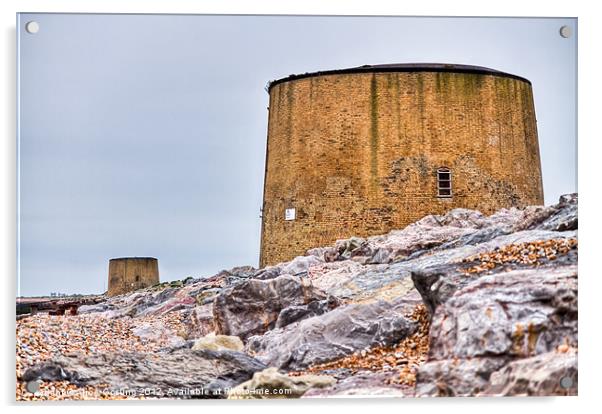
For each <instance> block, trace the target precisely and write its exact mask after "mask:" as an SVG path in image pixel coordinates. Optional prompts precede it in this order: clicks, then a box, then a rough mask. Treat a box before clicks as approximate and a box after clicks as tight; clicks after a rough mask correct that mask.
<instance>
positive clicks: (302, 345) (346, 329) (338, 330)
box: [246, 301, 417, 370]
mask: <svg viewBox="0 0 602 414" xmlns="http://www.w3.org/2000/svg"><path fill="white" fill-rule="evenodd" d="M406 315H407V307H406V304H405V303H402V302H400V303H391V302H384V301H380V302H374V303H370V304H351V305H346V306H341V307H339V308H337V309H335V310H333V311H330V312H328V313H325V314H323V315H320V316H315V317H313V318H309V319H305V320H303V321H301V322H298V323H295V324H292V325H289V326H287V327H285V328H280V329H273V330H270V331H268V332H266V333H265V334H264V335H262V336H253V337H250V338H249V339H248V342H247V345H246V350H247V351H248V352H250V353H251V354H252V355H254V356H255V357H256V358H257V359H259V360H260V361H262V362H264V363H265V364H266V365H270V366H276V367H278V368H282V369H287V370H298V369H302V368H305V367H308V366H310V365H314V364H318V363H321V362H325V361H331V360H333V359H337V358H340V357H342V356H345V355H349V354H351V353H353V352H355V351H357V350H361V349H364V348H369V347H373V346H382V345H392V344H395V343H397V342H399V341H400V340H401V339H403V338H405V337H407V336H409V335H411V334H412V333H413V332H414V331H415V330H416V329H417V324H416V323H415V322H413V321H411V320H410V319H408V317H407V316H406Z"/></svg>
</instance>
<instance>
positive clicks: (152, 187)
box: [17, 14, 577, 295]
mask: <svg viewBox="0 0 602 414" xmlns="http://www.w3.org/2000/svg"><path fill="white" fill-rule="evenodd" d="M31 20H35V21H37V22H39V25H40V30H39V32H38V33H37V34H35V35H31V34H28V33H26V32H25V30H24V26H25V23H26V22H28V21H31ZM565 24H566V25H569V26H571V27H572V28H573V36H572V37H570V38H568V39H565V38H562V37H561V36H560V35H559V32H558V31H559V28H560V26H562V25H565ZM18 25H19V27H18V29H17V31H18V36H19V42H20V48H19V52H20V56H19V63H20V69H19V77H20V171H19V173H20V281H19V286H20V292H19V293H20V294H22V295H41V294H48V293H49V292H52V291H60V292H65V293H95V292H101V291H103V289H105V288H106V279H107V267H108V260H109V259H110V258H112V257H122V256H154V257H157V258H158V259H159V268H160V273H161V279H162V280H173V279H180V278H183V277H186V276H189V275H192V276H196V277H198V276H208V275H211V274H214V273H216V272H217V271H219V270H221V269H224V268H230V267H232V266H236V265H243V264H251V265H257V261H258V254H259V235H260V218H259V208H260V206H261V197H262V185H263V172H264V156H265V141H266V128H267V110H266V107H267V106H268V95H267V93H266V92H265V91H264V86H265V84H266V83H267V82H268V81H269V80H273V79H277V78H280V77H284V76H287V75H289V74H292V73H304V72H311V71H316V70H327V69H336V68H345V67H352V66H359V65H363V64H380V63H409V62H442V63H463V64H471V65H479V66H486V67H490V68H493V69H497V70H501V71H505V72H509V73H513V74H516V75H520V76H523V77H526V78H527V79H529V80H531V82H532V83H533V91H534V96H535V107H536V114H537V119H538V132H539V142H540V149H541V160H542V167H543V180H544V192H545V200H546V204H550V203H553V202H555V201H556V200H557V198H558V196H559V195H561V194H564V193H569V192H573V191H576V135H575V134H576V107H575V105H576V102H575V93H576V89H575V87H576V72H575V70H576V67H575V66H576V35H575V34H576V31H577V27H576V25H577V22H576V20H575V19H508V18H494V19H492V18H490V19H484V18H474V19H468V18H464V19H459V18H399V17H397V18H396V17H302V16H299V17H294V16H246V17H245V16H192V15H190V16H186V15H165V16H164V15H143V16H138V15H82V14H73V15H61V14H21V15H20V19H19V21H18Z"/></svg>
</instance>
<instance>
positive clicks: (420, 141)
mask: <svg viewBox="0 0 602 414" xmlns="http://www.w3.org/2000/svg"><path fill="white" fill-rule="evenodd" d="M268 124H269V125H268V144H267V145H268V146H267V159H266V177H265V187H264V205H263V225H262V240H261V258H260V264H261V265H262V266H263V265H267V264H275V263H278V262H281V261H284V260H289V259H291V258H293V257H295V256H297V255H300V254H303V253H305V251H306V250H307V249H308V248H311V247H317V246H322V245H329V244H331V243H333V242H334V241H335V240H337V239H340V238H346V237H350V236H352V235H356V236H364V237H365V236H371V235H376V234H381V233H386V232H388V231H389V230H392V229H398V228H403V227H405V226H406V225H407V224H409V223H412V222H414V221H416V220H418V219H420V218H422V217H424V216H425V215H428V214H433V213H437V214H439V213H443V212H445V211H448V210H450V209H452V208H456V207H465V208H470V209H476V210H480V211H482V212H483V213H488V214H489V213H492V212H494V211H496V210H497V209H499V208H501V207H512V206H517V207H519V206H525V205H530V204H542V203H543V190H542V180H541V170H540V160H539V146H538V140H537V126H536V120H535V109H534V104H533V95H532V89H531V85H530V84H529V83H528V82H525V81H523V80H520V79H514V78H510V77H504V76H497V75H492V74H475V73H445V72H441V73H438V72H397V73H345V74H331V75H319V76H313V77H307V78H302V79H296V80H291V81H285V82H281V83H278V84H275V85H273V87H272V88H271V89H270V111H269V122H268ZM443 166H445V167H448V168H450V169H451V171H452V190H453V197H452V198H439V197H437V174H436V171H437V169H438V168H439V167H443ZM286 208H295V209H296V219H295V220H292V221H285V209H286Z"/></svg>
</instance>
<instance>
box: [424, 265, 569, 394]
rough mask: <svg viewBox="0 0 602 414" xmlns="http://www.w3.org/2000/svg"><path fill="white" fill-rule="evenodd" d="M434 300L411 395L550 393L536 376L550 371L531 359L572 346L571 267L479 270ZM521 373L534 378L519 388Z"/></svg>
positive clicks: (549, 389)
mask: <svg viewBox="0 0 602 414" xmlns="http://www.w3.org/2000/svg"><path fill="white" fill-rule="evenodd" d="M440 302H441V303H440V304H439V306H438V307H436V309H435V313H434V315H433V317H432V321H431V327H430V339H431V341H430V348H429V354H428V362H426V363H425V364H423V365H422V366H421V367H420V368H419V370H418V374H417V385H416V394H417V395H419V396H443V395H446V396H450V395H451V396H464V395H478V394H495V393H498V394H503V395H514V394H515V393H517V392H519V391H520V393H523V392H526V393H533V395H544V394H545V393H546V392H547V391H546V390H548V391H550V392H556V391H554V390H553V389H552V388H550V385H549V382H546V381H548V380H544V379H541V378H544V377H545V376H546V375H548V374H549V376H550V378H551V375H552V374H550V372H547V371H545V370H543V368H542V369H540V368H539V366H540V365H542V366H543V363H541V364H539V362H538V361H540V359H537V358H534V357H536V356H538V355H543V354H549V353H553V354H554V355H559V354H557V353H556V352H555V351H556V350H557V349H558V348H559V347H561V346H565V347H566V346H568V347H571V348H576V347H577V346H578V342H577V305H578V303H577V266H575V265H568V266H560V267H547V268H546V267H544V268H534V269H519V270H513V271H509V272H502V273H498V274H493V275H485V276H482V277H479V278H477V279H475V280H472V281H470V282H469V283H468V284H466V285H464V286H463V287H461V288H458V289H457V290H456V291H455V292H454V293H453V294H452V295H451V296H450V297H448V298H447V300H444V301H440ZM550 358H551V357H550ZM546 360H547V359H546V358H544V357H542V361H546ZM550 369H551V370H552V369H556V368H553V366H552V365H551V367H550ZM559 369H560V368H559ZM498 371H499V373H498V374H495V375H494V373H496V372H498ZM539 374H541V377H538V375H539ZM521 375H522V377H521ZM567 375H570V373H569V374H567ZM529 376H531V377H530V378H532V379H533V380H534V381H535V383H533V384H531V385H529V384H527V385H525V383H524V380H525V378H527V377H529ZM511 377H512V378H516V381H515V385H512V386H510V385H508V386H509V387H510V388H508V389H506V388H504V387H501V385H500V384H502V383H503V382H504V381H506V380H504V379H503V378H506V379H508V381H507V384H512V383H513V381H514V380H510V379H509V378H511ZM496 378H497V379H496ZM500 378H502V379H500ZM521 378H522V379H521ZM537 378H540V379H541V381H539V380H538V379H537ZM543 383H545V384H547V385H541V384H543ZM496 384H497V385H496ZM521 387H523V388H521ZM537 390H540V391H537ZM537 392H541V394H537Z"/></svg>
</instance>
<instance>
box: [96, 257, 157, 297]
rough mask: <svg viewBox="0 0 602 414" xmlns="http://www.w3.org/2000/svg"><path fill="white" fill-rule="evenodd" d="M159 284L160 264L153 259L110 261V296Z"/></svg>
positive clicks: (130, 258)
mask: <svg viewBox="0 0 602 414" xmlns="http://www.w3.org/2000/svg"><path fill="white" fill-rule="evenodd" d="M157 283H159V263H158V261H157V259H155V258H152V257H125V258H120V259H111V260H109V290H108V292H107V294H108V295H109V296H115V295H121V294H123V293H127V292H131V291H133V290H138V289H142V288H145V287H148V286H153V285H155V284H157Z"/></svg>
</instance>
